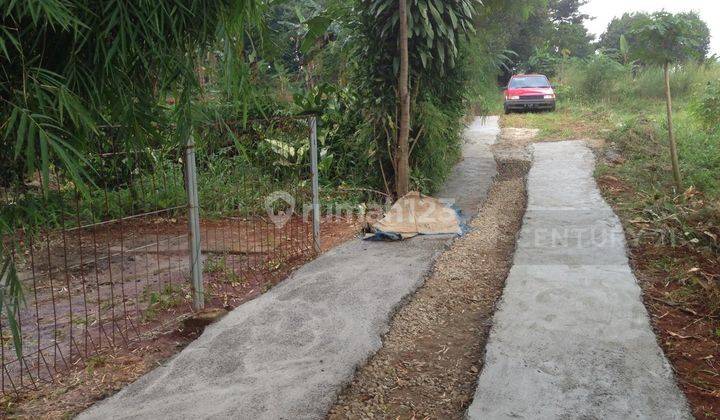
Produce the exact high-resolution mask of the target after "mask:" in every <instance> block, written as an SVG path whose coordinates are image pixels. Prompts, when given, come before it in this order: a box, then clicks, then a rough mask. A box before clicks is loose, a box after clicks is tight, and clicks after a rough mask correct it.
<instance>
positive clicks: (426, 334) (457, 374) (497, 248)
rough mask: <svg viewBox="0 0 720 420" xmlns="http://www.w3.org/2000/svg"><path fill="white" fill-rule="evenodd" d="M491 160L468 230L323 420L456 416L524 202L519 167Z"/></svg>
mask: <svg viewBox="0 0 720 420" xmlns="http://www.w3.org/2000/svg"><path fill="white" fill-rule="evenodd" d="M498 163H499V165H498V166H499V168H498V169H499V175H498V177H497V179H496V181H495V183H494V184H493V186H492V188H491V190H490V193H489V195H488V199H487V201H486V202H485V203H484V205H483V207H482V209H481V211H480V213H479V214H478V216H477V217H476V219H474V221H473V222H472V231H471V232H470V233H469V234H468V235H466V236H464V237H463V238H460V239H458V240H457V241H455V242H454V243H453V245H452V246H451V248H450V249H449V250H448V251H446V252H445V253H444V254H443V255H442V256H441V257H440V258H439V259H438V261H437V262H436V265H435V268H434V270H433V273H432V274H431V276H430V277H429V278H428V279H427V280H426V282H425V284H424V285H423V287H421V288H420V289H419V290H418V291H417V292H416V293H415V295H414V296H413V297H412V299H411V300H410V301H409V302H408V303H407V305H405V306H404V307H403V308H402V309H400V310H399V311H398V313H397V314H396V315H395V317H394V319H393V322H392V325H391V328H390V331H389V332H388V333H387V335H386V336H385V339H384V345H383V348H382V349H381V350H380V351H379V352H378V353H377V354H376V355H375V356H373V357H372V358H371V359H370V360H369V362H368V363H367V364H366V365H365V366H364V367H363V368H361V369H360V370H359V371H358V373H357V375H356V376H355V379H354V380H353V382H352V383H351V384H350V386H348V387H347V388H346V390H345V391H344V392H343V393H342V394H341V395H340V397H339V398H338V401H337V403H336V405H335V406H334V407H333V408H332V410H331V412H330V414H329V418H330V419H342V418H369V417H381V418H462V417H463V415H464V413H465V410H466V408H467V406H468V405H469V403H470V402H471V400H472V396H473V393H474V391H475V383H476V381H477V375H478V372H479V371H480V369H482V361H483V352H484V348H485V341H486V339H487V336H488V333H489V330H490V323H491V318H492V315H493V313H494V311H495V305H496V302H497V300H498V298H499V297H500V295H501V294H502V290H503V286H504V283H505V279H506V277H507V274H508V272H509V269H510V266H511V263H512V256H513V252H514V248H515V241H516V235H517V233H518V231H519V229H520V225H521V221H522V216H523V214H524V211H525V204H526V190H525V175H526V173H527V170H528V165H527V163H526V162H521V161H499V162H498Z"/></svg>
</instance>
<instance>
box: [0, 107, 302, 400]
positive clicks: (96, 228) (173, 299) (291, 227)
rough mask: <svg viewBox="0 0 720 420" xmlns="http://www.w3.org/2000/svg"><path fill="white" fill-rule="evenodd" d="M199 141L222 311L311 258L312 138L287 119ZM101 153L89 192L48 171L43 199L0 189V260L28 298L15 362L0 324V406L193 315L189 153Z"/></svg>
mask: <svg viewBox="0 0 720 420" xmlns="http://www.w3.org/2000/svg"><path fill="white" fill-rule="evenodd" d="M197 134H198V137H197V138H198V147H197V154H196V160H197V179H198V187H199V201H200V209H201V213H200V215H201V222H200V227H201V235H200V236H201V249H202V261H203V277H204V284H205V300H206V304H207V305H208V306H210V307H224V308H228V309H230V308H233V307H236V306H238V305H239V304H241V303H243V302H244V301H247V300H248V299H251V298H253V297H255V296H257V295H258V294H261V293H263V292H264V291H266V290H267V289H268V288H269V287H271V286H272V284H274V282H276V281H278V280H279V279H281V278H282V277H284V275H285V274H286V273H287V272H288V270H289V269H291V268H292V267H294V266H297V265H298V264H300V263H301V262H303V261H305V260H307V259H308V258H310V257H311V256H312V255H314V251H313V239H312V212H311V211H310V209H311V201H312V189H311V187H312V182H311V177H312V173H311V171H310V164H309V128H308V123H307V120H306V119H304V118H303V119H293V118H289V119H279V120H277V121H271V122H267V121H265V122H253V123H250V124H247V125H245V124H233V123H223V124H217V125H210V126H206V127H203V128H201V129H199V130H197ZM102 144H104V145H103V146H98V151H97V152H96V153H93V154H91V155H90V156H88V157H86V161H87V164H86V168H85V169H86V172H87V173H88V174H89V177H90V178H91V182H88V183H87V185H88V187H87V189H85V190H83V189H80V188H78V187H76V185H75V184H74V183H73V182H72V180H70V179H68V178H67V177H64V176H62V175H60V174H58V173H55V172H54V171H52V173H51V182H50V183H49V185H48V186H47V187H46V188H42V186H41V185H40V181H39V180H40V176H39V175H38V176H36V177H35V180H33V181H31V182H30V183H27V182H25V183H23V184H22V185H19V186H18V185H16V184H13V185H2V183H0V205H1V207H0V216H1V219H0V221H6V224H9V225H10V226H8V227H6V228H5V229H4V230H3V232H5V233H4V235H3V237H2V238H0V239H1V240H2V244H3V247H2V248H3V250H4V253H5V254H6V255H4V258H5V259H8V258H9V259H10V260H12V262H13V263H14V266H15V268H16V270H17V273H18V277H19V279H20V282H21V283H22V285H23V290H24V296H25V303H24V304H23V305H21V306H20V309H19V313H18V314H17V315H16V317H15V318H16V319H17V323H18V328H19V330H20V335H21V337H22V346H21V349H20V350H21V355H22V356H21V357H19V358H18V356H17V352H16V350H17V349H16V348H15V346H14V341H13V334H12V332H11V328H10V323H9V321H10V320H9V319H8V315H7V313H6V311H5V310H3V312H2V314H0V360H1V361H2V371H1V375H0V386H1V389H2V393H5V394H7V393H14V392H19V391H21V390H23V389H25V388H33V387H35V386H37V385H38V384H39V383H41V382H49V381H53V380H54V378H56V377H57V376H58V375H62V374H63V373H64V372H66V371H67V370H68V369H72V368H79V367H82V366H83V365H84V362H85V361H87V360H88V358H90V357H92V356H94V355H98V354H102V353H104V352H112V351H113V350H114V349H116V348H118V347H120V346H130V345H132V344H133V343H137V342H140V341H142V340H149V339H151V337H153V335H154V334H156V333H157V332H158V331H159V330H160V329H167V328H168V325H172V326H173V327H172V328H177V325H178V321H179V320H181V319H182V318H183V317H186V316H187V314H189V313H191V312H192V297H193V293H192V284H191V281H190V273H189V268H190V260H189V249H188V248H189V242H188V218H187V193H186V185H185V182H186V181H185V180H186V176H185V172H184V171H185V169H186V168H184V159H183V155H184V152H185V150H184V147H172V148H170V149H169V150H158V149H157V148H150V147H147V148H142V149H132V150H131V149H129V148H127V147H124V146H122V145H119V144H116V142H115V141H110V142H109V143H108V142H107V141H106V142H103V143H102ZM250 150H252V151H254V152H253V153H248V151H250ZM258 151H259V152H258ZM258 156H260V157H262V159H260V158H258ZM58 172H60V171H58ZM268 197H269V199H268ZM149 337H150V338H149Z"/></svg>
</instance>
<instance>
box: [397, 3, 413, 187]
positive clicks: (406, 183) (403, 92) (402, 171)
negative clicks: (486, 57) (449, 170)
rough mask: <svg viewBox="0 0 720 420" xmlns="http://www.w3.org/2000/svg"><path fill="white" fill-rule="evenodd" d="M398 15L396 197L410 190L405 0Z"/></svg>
mask: <svg viewBox="0 0 720 420" xmlns="http://www.w3.org/2000/svg"><path fill="white" fill-rule="evenodd" d="M399 1H400V4H399V14H400V34H399V37H400V39H399V41H400V42H399V44H400V76H399V78H398V102H399V111H400V130H399V135H398V141H397V151H396V154H395V156H396V159H397V165H396V168H397V169H396V171H395V191H396V193H397V195H398V197H402V196H404V195H405V194H407V193H408V191H409V189H410V151H409V142H410V140H409V138H410V94H409V92H408V78H409V66H410V65H409V61H410V59H409V54H408V23H407V3H406V1H407V0H399Z"/></svg>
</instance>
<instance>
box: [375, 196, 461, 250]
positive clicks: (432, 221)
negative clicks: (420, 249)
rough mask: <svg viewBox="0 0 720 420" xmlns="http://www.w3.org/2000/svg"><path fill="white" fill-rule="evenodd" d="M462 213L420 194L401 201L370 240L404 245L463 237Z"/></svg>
mask: <svg viewBox="0 0 720 420" xmlns="http://www.w3.org/2000/svg"><path fill="white" fill-rule="evenodd" d="M462 233H463V227H462V224H461V223H460V217H459V215H458V211H457V210H456V209H454V208H452V207H450V206H448V205H446V204H445V203H443V202H442V201H440V200H438V199H437V198H433V197H428V196H424V195H422V194H420V193H419V192H417V191H413V192H410V193H408V194H407V195H406V196H404V197H402V198H401V199H399V200H398V201H397V202H396V203H395V204H394V205H393V206H392V208H391V209H390V211H388V212H387V214H386V215H385V217H384V218H383V219H382V220H380V221H379V222H377V223H375V224H373V225H372V227H371V233H368V234H367V235H366V236H365V239H366V240H375V241H382V240H384V241H400V240H404V239H409V238H412V237H414V236H417V235H461V234H462Z"/></svg>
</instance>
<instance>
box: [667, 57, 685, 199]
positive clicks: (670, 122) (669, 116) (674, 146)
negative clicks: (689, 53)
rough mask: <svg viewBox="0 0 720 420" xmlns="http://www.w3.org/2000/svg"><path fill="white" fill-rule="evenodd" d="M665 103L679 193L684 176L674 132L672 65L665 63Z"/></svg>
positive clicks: (674, 172) (674, 175)
mask: <svg viewBox="0 0 720 420" xmlns="http://www.w3.org/2000/svg"><path fill="white" fill-rule="evenodd" d="M664 70H665V102H666V103H667V122H668V139H669V140H670V158H671V160H672V171H673V178H675V186H676V187H677V189H678V191H682V190H683V185H682V176H681V175H680V162H679V159H678V152H677V143H675V134H674V132H673V119H672V94H671V93H670V63H665V67H664Z"/></svg>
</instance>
